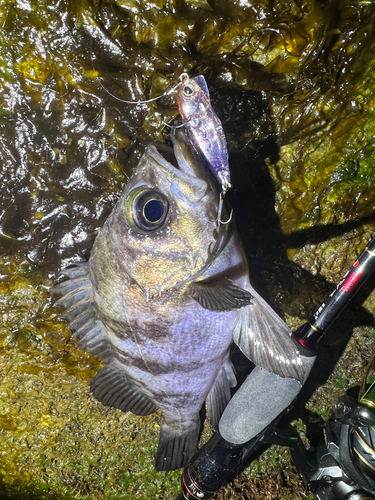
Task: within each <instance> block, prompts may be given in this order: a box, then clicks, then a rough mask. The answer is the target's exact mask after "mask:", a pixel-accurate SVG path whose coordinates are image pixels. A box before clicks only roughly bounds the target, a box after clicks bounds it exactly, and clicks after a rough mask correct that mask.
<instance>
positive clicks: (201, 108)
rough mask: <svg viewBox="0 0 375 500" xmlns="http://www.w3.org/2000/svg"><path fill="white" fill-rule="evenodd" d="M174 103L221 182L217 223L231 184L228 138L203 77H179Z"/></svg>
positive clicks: (201, 152)
mask: <svg viewBox="0 0 375 500" xmlns="http://www.w3.org/2000/svg"><path fill="white" fill-rule="evenodd" d="M180 80H181V84H180V86H179V87H178V97H177V104H178V108H179V111H180V115H181V118H182V122H183V124H184V126H185V128H186V130H187V132H188V135H189V136H190V141H191V143H192V144H193V146H194V147H195V149H196V150H197V152H198V154H199V156H200V157H201V158H202V160H203V161H204V163H205V164H206V166H207V168H208V169H209V170H210V172H211V173H212V174H213V175H214V176H215V178H216V179H217V180H218V181H219V183H220V185H221V189H222V190H221V193H220V203H219V213H218V216H217V221H218V223H219V224H220V223H222V224H227V223H228V222H229V221H230V219H231V216H230V218H229V220H228V221H226V222H223V221H222V220H221V212H222V208H223V203H224V196H225V193H226V192H227V191H228V189H229V188H230V187H231V179H230V171H229V165H228V150H227V141H226V139H225V135H224V131H223V127H222V125H221V121H220V120H219V118H218V116H217V115H216V113H215V111H214V110H213V109H212V106H211V102H210V94H209V91H208V87H207V84H206V80H205V79H204V76H202V75H199V76H197V77H195V78H190V77H189V76H188V74H187V73H182V75H181V76H180Z"/></svg>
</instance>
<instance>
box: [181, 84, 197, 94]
mask: <svg viewBox="0 0 375 500" xmlns="http://www.w3.org/2000/svg"><path fill="white" fill-rule="evenodd" d="M193 92H194V89H193V87H189V85H185V87H184V89H183V93H184V94H185V95H187V96H190V95H192V93H193Z"/></svg>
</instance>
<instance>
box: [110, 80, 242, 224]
mask: <svg viewBox="0 0 375 500" xmlns="http://www.w3.org/2000/svg"><path fill="white" fill-rule="evenodd" d="M103 88H104V87H103ZM176 89H178V96H177V104H178V108H179V112H180V115H181V118H182V126H183V127H185V128H186V130H187V132H188V136H189V138H190V142H191V144H192V145H193V147H194V148H195V149H196V151H197V153H198V154H199V156H200V157H201V159H202V161H203V162H204V163H205V165H206V166H207V168H208V169H209V170H210V172H211V173H212V174H213V175H214V177H215V178H216V179H217V180H218V181H219V183H220V185H221V192H220V200H219V208H218V215H217V217H216V221H217V222H218V224H219V225H220V224H228V222H230V220H231V218H232V214H231V215H230V217H229V219H228V220H227V221H226V222H224V221H222V220H221V213H222V210H223V205H224V197H225V194H226V192H227V191H228V189H229V188H230V187H231V179H230V171H229V165H228V150H227V142H226V139H225V135H224V131H223V127H222V125H221V121H220V119H219V117H218V116H217V114H216V113H215V111H214V110H213V108H212V106H211V102H210V94H209V91H208V87H207V83H206V80H205V78H204V76H202V75H199V76H197V77H195V78H190V77H189V75H188V74H187V73H182V74H181V76H180V81H179V83H178V84H177V85H175V86H174V87H172V88H171V89H169V90H168V91H166V92H164V93H163V94H162V95H161V96H157V97H153V98H151V99H146V100H139V101H126V100H124V99H120V98H119V97H117V96H115V95H113V94H111V93H110V92H109V91H108V90H107V89H105V90H106V91H107V92H108V93H109V94H110V95H111V96H112V97H114V98H116V99H118V100H119V101H121V102H125V103H127V104H134V105H139V104H146V103H150V102H152V101H156V100H158V99H160V98H161V97H162V96H164V95H170V94H172V93H173V92H174V91H175V90H176ZM163 123H164V122H163ZM165 125H166V126H168V127H170V125H168V124H167V123H165ZM180 126H181V125H180ZM171 128H172V130H173V129H175V128H178V127H175V126H174V127H171Z"/></svg>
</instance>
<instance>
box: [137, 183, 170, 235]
mask: <svg viewBox="0 0 375 500" xmlns="http://www.w3.org/2000/svg"><path fill="white" fill-rule="evenodd" d="M168 209H169V204H168V200H167V199H166V198H165V196H163V195H162V194H161V193H159V192H157V191H154V190H152V189H147V190H146V191H143V192H142V193H140V194H139V195H138V196H137V197H136V198H135V200H134V202H133V219H134V222H135V224H136V225H137V226H138V227H139V229H142V230H143V231H155V230H156V229H160V228H161V227H162V225H163V224H164V222H165V219H166V218H167V215H168Z"/></svg>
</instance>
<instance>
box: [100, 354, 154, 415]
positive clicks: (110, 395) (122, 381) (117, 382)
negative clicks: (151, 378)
mask: <svg viewBox="0 0 375 500" xmlns="http://www.w3.org/2000/svg"><path fill="white" fill-rule="evenodd" d="M90 389H91V392H92V394H93V396H94V397H95V398H96V399H97V400H98V401H100V402H101V403H103V405H105V406H111V407H113V408H117V409H119V410H122V411H124V412H127V411H131V412H132V413H134V414H135V415H141V416H143V415H149V414H150V413H154V412H155V411H156V410H157V409H158V406H157V405H156V403H154V401H152V400H151V399H150V398H149V397H148V396H147V395H146V394H144V393H143V392H142V391H141V389H139V387H137V386H136V385H135V384H134V383H133V382H132V381H131V380H130V379H129V377H128V376H127V375H126V373H125V372H124V370H123V369H122V368H121V366H120V365H119V363H118V362H117V361H116V360H115V359H114V358H112V359H111V361H110V362H109V364H108V365H106V366H105V367H104V368H102V369H101V370H99V371H98V373H97V374H96V376H95V377H94V378H93V379H92V380H91V382H90Z"/></svg>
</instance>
